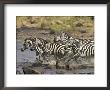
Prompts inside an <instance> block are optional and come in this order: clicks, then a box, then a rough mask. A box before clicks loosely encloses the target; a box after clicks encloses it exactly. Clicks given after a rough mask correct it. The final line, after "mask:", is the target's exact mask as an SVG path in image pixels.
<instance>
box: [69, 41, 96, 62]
mask: <svg viewBox="0 0 110 90" xmlns="http://www.w3.org/2000/svg"><path fill="white" fill-rule="evenodd" d="M72 49H73V51H74V55H73V57H72V58H73V59H74V60H75V61H76V62H77V59H78V58H84V59H87V58H90V57H94V42H93V41H91V42H88V43H85V44H83V45H82V46H81V47H80V48H78V47H77V46H76V45H74V46H73V47H72ZM68 61H70V60H68Z"/></svg>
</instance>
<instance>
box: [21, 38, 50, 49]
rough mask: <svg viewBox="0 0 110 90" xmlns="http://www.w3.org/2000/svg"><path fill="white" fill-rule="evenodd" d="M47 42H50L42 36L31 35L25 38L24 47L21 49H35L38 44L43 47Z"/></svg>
mask: <svg viewBox="0 0 110 90" xmlns="http://www.w3.org/2000/svg"><path fill="white" fill-rule="evenodd" d="M46 43H48V41H47V40H44V39H42V38H34V37H29V38H26V39H25V40H24V43H23V48H21V51H24V50H26V49H30V50H31V51H33V50H35V48H36V45H38V46H41V47H43V46H44V45H45V44H46Z"/></svg>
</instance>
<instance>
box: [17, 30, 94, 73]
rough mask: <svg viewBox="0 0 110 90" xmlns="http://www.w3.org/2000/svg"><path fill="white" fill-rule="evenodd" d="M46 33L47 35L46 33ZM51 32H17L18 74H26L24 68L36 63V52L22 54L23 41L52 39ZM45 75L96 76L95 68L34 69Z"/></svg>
mask: <svg viewBox="0 0 110 90" xmlns="http://www.w3.org/2000/svg"><path fill="white" fill-rule="evenodd" d="M44 32H46V34H45V33H44ZM48 32H49V31H43V30H42V31H41V30H30V29H19V30H17V41H16V73H17V74H24V72H23V69H22V68H23V67H24V66H26V65H27V66H31V67H32V64H33V63H35V62H36V54H35V51H30V50H25V51H24V52H21V48H22V43H23V40H24V39H25V38H27V37H30V36H33V37H42V38H44V39H52V38H53V36H54V35H50V34H49V33H48ZM33 68H34V69H35V70H36V69H37V70H38V71H40V72H43V74H94V68H80V69H73V70H65V69H56V68H55V67H53V68H46V67H42V66H39V67H33Z"/></svg>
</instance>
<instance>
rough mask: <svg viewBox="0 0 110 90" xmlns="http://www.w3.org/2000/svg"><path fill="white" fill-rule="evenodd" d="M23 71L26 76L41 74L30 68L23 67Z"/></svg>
mask: <svg viewBox="0 0 110 90" xmlns="http://www.w3.org/2000/svg"><path fill="white" fill-rule="evenodd" d="M22 69H23V72H24V74H41V72H40V71H38V70H34V69H32V68H30V67H23V68H22Z"/></svg>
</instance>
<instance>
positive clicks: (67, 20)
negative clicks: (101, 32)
mask: <svg viewBox="0 0 110 90" xmlns="http://www.w3.org/2000/svg"><path fill="white" fill-rule="evenodd" d="M16 27H17V28H22V27H27V28H36V29H39V30H52V31H60V30H66V31H67V30H68V31H80V32H83V31H84V32H85V31H86V32H91V31H92V32H93V31H94V17H93V16H17V17H16Z"/></svg>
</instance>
